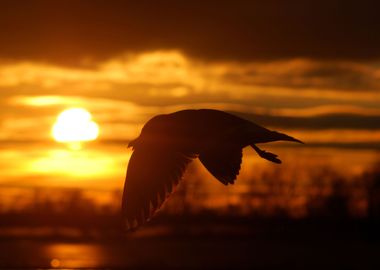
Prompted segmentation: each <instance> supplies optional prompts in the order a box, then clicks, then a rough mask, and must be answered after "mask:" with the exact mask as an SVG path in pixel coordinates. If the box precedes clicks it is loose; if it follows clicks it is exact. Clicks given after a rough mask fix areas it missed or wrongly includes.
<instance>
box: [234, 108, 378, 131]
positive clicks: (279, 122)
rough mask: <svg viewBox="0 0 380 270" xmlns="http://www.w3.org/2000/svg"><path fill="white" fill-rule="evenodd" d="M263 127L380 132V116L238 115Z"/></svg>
mask: <svg viewBox="0 0 380 270" xmlns="http://www.w3.org/2000/svg"><path fill="white" fill-rule="evenodd" d="M232 113H234V114H236V115H240V116H241V117H243V118H245V119H249V120H252V121H254V122H256V123H259V124H261V125H263V126H271V127H278V128H288V129H298V130H302V129H304V130H323V129H356V130H379V129H380V116H379V115H358V114H347V113H346V114H325V115H320V116H312V117H297V116H295V117H290V116H277V115H265V114H247V113H236V112H232Z"/></svg>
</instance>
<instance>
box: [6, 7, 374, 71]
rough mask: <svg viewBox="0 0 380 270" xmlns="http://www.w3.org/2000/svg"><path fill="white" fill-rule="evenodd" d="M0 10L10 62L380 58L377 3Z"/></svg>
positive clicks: (23, 8)
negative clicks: (126, 55) (144, 56)
mask: <svg viewBox="0 0 380 270" xmlns="http://www.w3.org/2000/svg"><path fill="white" fill-rule="evenodd" d="M0 9H1V10H2V11H3V12H2V16H1V17H0V25H2V33H1V35H0V57H1V58H3V59H4V58H6V59H19V60H25V59H27V60H39V61H47V62H58V63H65V64H72V65H83V64H84V65H86V64H88V63H91V62H92V61H95V62H97V61H98V60H99V59H107V58H110V57H113V56H115V55H119V54H120V53H122V52H125V51H128V52H130V53H141V52H146V51H151V50H172V49H176V50H180V51H183V52H185V53H186V54H188V55H191V56H192V57H196V58H198V59H202V60H211V61H220V60H222V61H224V60H236V61H252V60H274V59H285V58H313V59H346V60H347V59H350V60H373V59H379V57H380V51H379V50H378V48H379V47H380V36H379V35H378V34H377V26H378V25H379V22H380V18H379V16H378V13H377V11H378V10H379V3H377V2H375V1H350V2H344V3H342V2H341V1H339V0H323V1H312V2H311V1H302V0H295V1H275V0H268V1H245V0H237V1H227V0H226V1H224V0H218V1H216V0H215V1H214V0H211V1H201V0H192V1H174V0H157V1H154V2H153V3H152V1H144V0H141V1H121V0H115V1H112V2H109V1H102V0H81V1H75V0H65V1H54V2H52V1H48V0H33V1H27V2H25V1H14V0H4V1H1V3H0Z"/></svg>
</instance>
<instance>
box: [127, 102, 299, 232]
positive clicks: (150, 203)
mask: <svg viewBox="0 0 380 270" xmlns="http://www.w3.org/2000/svg"><path fill="white" fill-rule="evenodd" d="M273 141H293V142H299V143H302V142H301V141H299V140H297V139H295V138H293V137H290V136H288V135H286V134H283V133H279V132H276V131H271V130H268V129H266V128H264V127H261V126H259V125H257V124H255V123H253V122H251V121H248V120H245V119H243V118H240V117H238V116H235V115H232V114H229V113H226V112H223V111H218V110H210V109H201V110H183V111H178V112H174V113H171V114H163V115H157V116H155V117H153V118H152V119H150V120H149V121H148V122H147V123H146V124H145V125H144V127H143V128H142V131H141V134H140V135H139V137H137V138H136V139H135V140H132V141H131V142H130V143H129V145H128V147H132V149H133V153H132V156H131V158H130V160H129V164H128V169H127V176H126V180H125V185H124V193H123V199H122V213H123V216H124V217H125V219H126V226H127V229H134V228H136V227H138V226H140V225H141V224H143V223H145V222H146V221H148V220H149V219H150V218H151V217H152V216H153V215H154V213H155V212H156V211H157V210H158V209H159V208H160V206H161V205H162V203H163V202H164V201H165V199H166V198H167V197H168V196H169V195H170V194H171V192H172V191H173V188H174V187H175V186H176V185H177V184H178V182H179V180H180V179H181V178H182V175H183V173H184V172H185V170H186V167H187V165H188V164H189V163H190V162H191V161H192V160H193V159H195V158H199V160H200V161H201V163H202V164H203V165H204V166H205V167H206V169H207V170H208V171H209V172H210V173H211V174H212V175H213V176H214V177H215V178H216V179H217V180H219V181H220V182H221V183H223V184H225V185H228V184H233V183H234V181H235V179H236V177H237V175H238V174H239V170H240V165H241V161H242V150H243V148H244V147H246V146H251V147H252V148H253V149H254V150H255V151H256V152H257V154H258V155H259V156H260V157H262V158H264V159H267V160H269V161H272V162H274V163H281V160H280V159H278V158H277V155H276V154H273V153H270V152H267V151H264V150H262V149H260V148H259V147H257V146H256V144H258V143H267V142H273Z"/></svg>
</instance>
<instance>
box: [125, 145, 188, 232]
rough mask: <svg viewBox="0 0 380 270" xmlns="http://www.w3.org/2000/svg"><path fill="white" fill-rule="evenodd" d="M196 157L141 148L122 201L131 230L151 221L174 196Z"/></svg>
mask: <svg viewBox="0 0 380 270" xmlns="http://www.w3.org/2000/svg"><path fill="white" fill-rule="evenodd" d="M193 158H194V156H191V155H185V154H183V153H180V152H175V151H168V150H164V149H161V150H160V149H154V148H153V149H152V148H149V149H147V148H137V149H135V150H134V152H133V153H132V156H131V159H130V160H129V164H128V170H127V176H126V180H125V185H124V193H123V200H122V208H123V215H124V217H125V218H126V223H127V228H128V229H133V228H135V227H137V226H140V225H141V224H143V223H145V222H146V221H147V220H149V219H150V218H151V217H152V216H153V214H154V213H155V212H156V210H158V208H160V206H161V205H162V203H163V202H164V200H165V199H166V198H167V197H168V196H169V195H170V193H171V192H172V190H173V187H174V186H175V185H176V184H177V183H178V182H179V180H180V179H181V177H182V175H183V173H184V172H185V170H186V168H187V165H188V164H189V163H190V162H191V161H192V159H193Z"/></svg>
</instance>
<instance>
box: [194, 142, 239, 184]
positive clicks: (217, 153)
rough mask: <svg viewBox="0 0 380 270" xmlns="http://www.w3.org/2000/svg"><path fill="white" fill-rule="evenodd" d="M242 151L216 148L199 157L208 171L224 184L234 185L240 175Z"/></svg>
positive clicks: (236, 148) (234, 148) (235, 148)
mask: <svg viewBox="0 0 380 270" xmlns="http://www.w3.org/2000/svg"><path fill="white" fill-rule="evenodd" d="M242 156H243V153H242V149H241V148H238V147H233V148H224V147H223V148H214V149H208V151H205V152H203V153H201V154H200V155H199V160H200V161H201V162H202V164H203V165H204V166H205V167H206V169H207V170H208V171H209V172H210V173H211V174H212V175H213V176H214V177H215V178H216V179H218V180H219V181H220V182H222V183H223V184H225V185H227V184H233V183H234V181H235V179H236V177H237V176H238V174H239V171H240V166H241V161H242Z"/></svg>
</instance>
